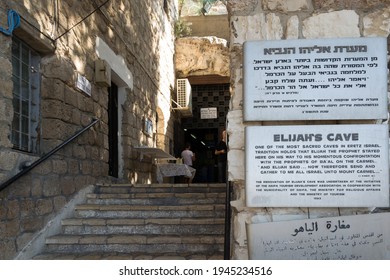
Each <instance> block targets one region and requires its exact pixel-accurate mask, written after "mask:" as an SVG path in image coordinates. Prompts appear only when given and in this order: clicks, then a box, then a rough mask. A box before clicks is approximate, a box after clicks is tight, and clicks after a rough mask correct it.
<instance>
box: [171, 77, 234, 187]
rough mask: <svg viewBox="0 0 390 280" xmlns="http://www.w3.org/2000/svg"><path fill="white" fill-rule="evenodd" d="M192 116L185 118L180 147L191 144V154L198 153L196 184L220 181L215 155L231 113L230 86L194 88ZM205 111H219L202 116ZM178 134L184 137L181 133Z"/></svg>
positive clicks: (195, 86) (197, 86)
mask: <svg viewBox="0 0 390 280" xmlns="http://www.w3.org/2000/svg"><path fill="white" fill-rule="evenodd" d="M191 88H192V112H193V117H191V118H183V119H182V123H181V130H182V132H183V133H184V139H183V138H181V139H180V140H181V141H179V143H180V144H179V146H180V148H183V146H184V143H185V142H190V143H191V147H192V151H193V152H195V154H196V161H195V162H194V167H195V168H196V174H195V178H194V180H193V182H194V183H199V182H208V183H216V182H218V168H217V158H216V156H215V154H214V152H215V147H216V145H217V144H218V142H219V140H220V136H221V132H222V131H223V130H224V129H225V127H226V114H227V112H228V110H229V102H230V91H229V90H230V85H229V84H206V85H191ZM202 108H212V109H214V110H216V116H214V117H212V118H209V117H205V116H202V112H201V111H202ZM178 135H179V136H180V135H182V134H179V133H178Z"/></svg>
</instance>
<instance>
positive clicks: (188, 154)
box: [181, 143, 195, 184]
mask: <svg viewBox="0 0 390 280" xmlns="http://www.w3.org/2000/svg"><path fill="white" fill-rule="evenodd" d="M181 157H182V159H183V163H184V164H186V165H188V166H190V167H192V162H193V161H195V153H193V152H192V151H191V144H190V143H186V146H185V149H184V150H183V151H182V152H181ZM188 183H189V184H191V183H192V178H189V180H188Z"/></svg>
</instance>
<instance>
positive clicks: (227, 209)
mask: <svg viewBox="0 0 390 280" xmlns="http://www.w3.org/2000/svg"><path fill="white" fill-rule="evenodd" d="M231 184H232V183H231V182H230V181H229V180H226V198H225V237H224V256H223V257H224V260H230V250H231V248H230V242H231V241H230V234H231V218H232V214H231V206H230V200H231V194H232V187H231Z"/></svg>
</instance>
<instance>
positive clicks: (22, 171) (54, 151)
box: [0, 118, 99, 191]
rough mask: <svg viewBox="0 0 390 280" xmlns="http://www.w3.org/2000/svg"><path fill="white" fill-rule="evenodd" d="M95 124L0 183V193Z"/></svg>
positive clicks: (94, 122) (92, 123)
mask: <svg viewBox="0 0 390 280" xmlns="http://www.w3.org/2000/svg"><path fill="white" fill-rule="evenodd" d="M97 122H99V119H95V118H94V119H93V121H92V122H91V123H90V124H89V125H87V126H86V127H84V128H83V129H81V130H80V131H78V132H77V133H76V134H74V135H73V136H71V137H69V138H68V139H67V140H65V141H64V142H62V143H61V144H60V145H58V146H57V147H55V148H54V149H53V150H51V151H50V152H48V153H47V154H45V155H43V156H42V157H41V158H39V159H38V160H36V161H34V162H33V163H32V164H31V165H29V166H28V167H26V168H23V169H22V170H21V171H19V173H17V174H15V175H14V176H12V177H11V178H9V179H8V180H7V181H5V182H4V183H2V184H1V185H0V191H2V190H3V189H5V188H6V187H8V186H9V185H11V184H12V183H13V182H15V181H16V180H17V179H19V178H20V177H22V176H23V175H25V174H26V173H28V172H29V171H31V170H32V169H33V168H34V167H36V166H38V165H39V164H41V163H42V162H44V161H45V160H47V159H48V158H49V157H51V156H52V155H53V154H54V153H56V152H57V151H58V150H60V149H62V148H63V147H64V146H66V145H68V144H69V143H70V142H72V141H73V140H74V139H76V138H77V137H79V136H80V135H81V134H83V133H84V132H85V131H87V130H88V129H90V128H91V127H92V126H94V125H95V124H96V123H97Z"/></svg>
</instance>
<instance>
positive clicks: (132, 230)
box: [62, 218, 225, 235]
mask: <svg viewBox="0 0 390 280" xmlns="http://www.w3.org/2000/svg"><path fill="white" fill-rule="evenodd" d="M224 222H225V220H224V219H223V218H219V219H215V218H209V219H207V218H206V219H195V218H187V219H66V220H63V221H62V226H63V233H64V234H129V235H130V234H154V235H156V234H163V235H185V234H193V235H197V234H209V235H212V234H224Z"/></svg>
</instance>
